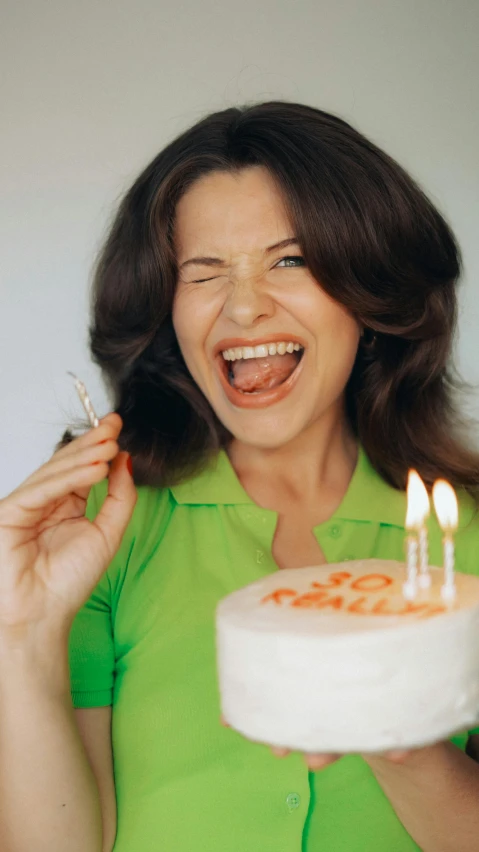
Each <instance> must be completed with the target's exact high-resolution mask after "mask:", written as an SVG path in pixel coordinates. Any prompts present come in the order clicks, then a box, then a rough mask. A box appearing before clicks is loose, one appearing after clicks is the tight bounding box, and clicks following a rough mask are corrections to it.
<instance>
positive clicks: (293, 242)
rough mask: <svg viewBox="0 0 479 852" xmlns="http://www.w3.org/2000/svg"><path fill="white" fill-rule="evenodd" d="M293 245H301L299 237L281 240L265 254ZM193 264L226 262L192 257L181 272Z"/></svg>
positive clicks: (265, 250) (183, 265)
mask: <svg viewBox="0 0 479 852" xmlns="http://www.w3.org/2000/svg"><path fill="white" fill-rule="evenodd" d="M292 245H299V241H298V238H297V237H287V238H286V239H285V240H281V241H280V242H279V243H274V245H272V246H268V247H267V248H265V249H264V254H270V253H271V252H272V251H276V250H277V249H282V248H286V246H292ZM193 264H194V265H195V266H196V265H197V266H225V265H226V261H224V260H222V259H221V258H220V257H190V258H189V259H188V260H185V261H184V263H182V264H181V266H180V267H179V270H181V269H184V268H185V266H192V265H193ZM179 270H178V271H179Z"/></svg>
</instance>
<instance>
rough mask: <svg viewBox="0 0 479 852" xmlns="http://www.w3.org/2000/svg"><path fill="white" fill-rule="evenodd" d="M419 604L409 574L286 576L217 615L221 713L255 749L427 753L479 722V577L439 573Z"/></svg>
mask: <svg viewBox="0 0 479 852" xmlns="http://www.w3.org/2000/svg"><path fill="white" fill-rule="evenodd" d="M430 571H431V575H432V583H431V587H430V589H428V590H427V591H420V592H419V593H418V595H417V597H416V598H415V600H413V601H406V600H405V598H404V596H403V593H402V586H403V582H404V580H405V566H404V565H403V564H402V563H400V562H393V561H385V560H379V559H369V560H362V561H351V562H343V563H340V564H335V565H332V564H329V565H323V566H319V567H311V568H299V569H292V570H281V571H277V572H274V573H273V574H270V575H268V576H266V577H264V578H263V579H261V580H259V581H257V582H255V583H252V584H250V585H249V586H246V587H245V588H243V589H239V590H238V591H236V592H233V593H232V594H230V595H228V597H226V598H224V599H223V600H222V601H220V603H219V604H218V607H217V613H216V626H217V655H218V676H219V686H220V695H221V710H222V713H223V716H224V717H225V719H226V721H227V722H228V724H229V725H230V726H231V727H232V728H234V729H235V730H237V731H239V732H240V733H241V734H243V735H244V736H246V737H248V738H249V739H251V740H254V741H256V742H263V743H268V744H270V745H277V746H283V747H287V748H290V749H294V750H300V751H305V752H340V753H343V752H344V753H346V752H374V751H382V750H384V749H393V748H403V747H404V748H407V747H414V746H421V745H426V744H428V743H432V742H435V741H439V740H442V739H446V738H447V737H449V736H451V735H452V734H454V733H455V732H458V731H464V730H467V729H468V728H471V727H473V726H475V725H477V724H478V723H479V578H477V577H473V576H468V575H466V574H461V573H456V587H457V596H456V600H455V602H454V603H453V604H452V605H446V604H444V602H443V600H442V598H441V594H440V589H441V585H442V583H443V571H442V570H441V569H439V568H431V569H430Z"/></svg>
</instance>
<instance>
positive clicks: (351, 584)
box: [260, 571, 446, 616]
mask: <svg viewBox="0 0 479 852" xmlns="http://www.w3.org/2000/svg"><path fill="white" fill-rule="evenodd" d="M393 583H394V580H393V578H392V577H388V576H387V575H386V574H362V575H361V576H360V577H357V578H356V579H352V574H350V573H349V572H348V571H333V572H331V573H330V574H329V576H328V577H327V579H326V580H325V581H324V582H319V581H317V580H314V581H313V582H312V583H311V584H310V585H311V590H310V591H307V592H303V593H300V592H298V590H297V589H291V588H278V589H275V590H274V591H273V592H270V593H269V594H268V595H265V597H263V598H262V599H261V601H260V603H262V604H268V603H273V604H276V606H284V605H286V606H291V607H296V608H299V609H319V610H326V611H327V610H332V611H335V612H350V613H353V614H356V615H378V616H388V615H392V616H394V615H401V616H403V615H418V616H430V615H436V614H438V613H441V612H445V609H446V608H445V607H444V606H441V605H440V604H437V603H433V602H432V601H431V602H430V603H429V602H427V601H421V602H419V601H418V602H413V601H405V600H404V601H403V600H402V598H400V606H397V599H396V607H394V605H393V602H392V601H391V600H390V599H388V598H387V597H381V598H379V600H378V596H377V593H378V592H380V591H382V590H383V589H387V588H390V587H391V586H392V585H393ZM346 585H347V586H348V588H349V589H352V590H353V591H355V592H362V594H359V595H358V596H357V597H353V598H351V596H350V595H349V597H345V595H344V594H338V592H337V589H338V587H340V586H346Z"/></svg>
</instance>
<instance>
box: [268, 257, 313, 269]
mask: <svg viewBox="0 0 479 852" xmlns="http://www.w3.org/2000/svg"><path fill="white" fill-rule="evenodd" d="M284 260H300V261H302V263H301V264H299V266H301V265H303V266H305V265H306V264H305V260H304V257H302V256H301V255H300V254H290V255H288V256H287V257H282V258H281V260H279V261H278V263H276V264H275V266H279V264H280V263H283V261H284ZM296 268H297V265H296V264H294V265H293V266H290V265H289V264H288V265H287V266H285V267H283V269H296Z"/></svg>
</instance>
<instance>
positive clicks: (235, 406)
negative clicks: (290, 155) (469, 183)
mask: <svg viewBox="0 0 479 852" xmlns="http://www.w3.org/2000/svg"><path fill="white" fill-rule="evenodd" d="M294 236H295V234H294V233H293V231H292V228H291V225H290V222H289V220H288V217H287V214H286V211H285V209H284V205H283V202H282V199H281V196H280V194H279V192H278V190H277V188H276V186H275V184H274V181H273V179H272V178H271V176H270V174H269V172H268V171H267V170H266V169H265V168H263V167H262V166H253V167H248V168H245V169H244V170H242V171H241V172H240V173H239V174H238V175H232V174H229V173H226V172H214V173H211V174H209V175H206V176H205V177H203V178H200V179H199V180H198V181H197V182H196V183H195V184H194V185H193V186H192V187H190V189H189V190H188V191H187V192H186V193H185V195H183V197H182V198H181V200H180V201H179V202H178V205H177V208H176V223H175V250H176V257H177V263H178V283H177V290H176V295H175V301H174V306H173V324H174V328H175V332H176V335H177V338H178V343H179V345H180V348H181V351H182V353H183V357H184V359H185V362H186V365H187V367H188V369H189V371H190V373H191V375H192V376H193V378H194V380H195V382H196V383H197V385H198V386H199V387H200V388H201V390H202V391H203V393H204V395H205V396H206V398H207V399H208V401H209V402H210V404H211V406H212V407H213V409H214V411H215V412H216V414H217V416H218V418H219V419H220V420H221V421H222V423H223V424H224V425H225V426H226V428H227V429H228V430H229V431H230V432H231V433H232V435H233V436H234V437H235V438H237V439H238V440H240V441H243V442H245V443H248V444H252V445H255V446H257V447H263V448H271V449H273V448H277V447H279V446H282V445H285V444H287V443H289V442H290V441H292V440H294V439H295V438H297V437H298V436H299V435H300V434H301V433H302V432H303V431H304V430H306V429H308V428H309V427H310V426H312V424H314V423H315V422H317V421H318V420H320V419H321V418H324V417H325V416H327V417H328V419H329V418H330V416H331V415H333V417H334V415H335V413H337V416H338V417H342V416H343V415H342V412H343V399H344V389H345V386H346V383H347V380H348V378H349V375H350V373H351V370H352V367H353V364H354V360H355V356H356V352H357V347H358V341H359V334H360V327H359V324H358V323H357V321H356V320H355V319H354V318H353V317H352V316H351V314H350V313H349V312H348V311H347V310H346V309H345V308H344V307H342V305H340V304H338V303H337V302H335V301H333V299H331V297H330V296H328V295H327V294H326V293H325V292H324V291H323V290H322V288H321V285H320V283H318V282H317V281H316V280H315V279H314V278H313V277H312V275H311V274H310V272H309V270H308V269H307V267H306V266H305V262H304V260H303V259H302V257H301V256H300V247H299V245H298V244H297V243H296V244H295V243H293V242H291V244H290V245H286V246H285V245H283V246H277V247H275V246H276V244H278V243H282V242H284V241H286V240H292V239H293V238H294ZM193 259H194V260H193ZM291 350H292V351H291ZM253 356H254V357H253Z"/></svg>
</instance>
